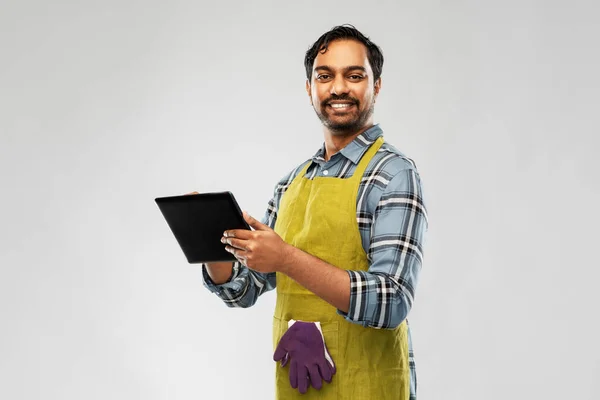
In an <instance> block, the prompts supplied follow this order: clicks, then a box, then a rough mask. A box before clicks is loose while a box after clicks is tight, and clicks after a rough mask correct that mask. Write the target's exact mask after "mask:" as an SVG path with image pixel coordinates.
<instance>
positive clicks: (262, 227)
mask: <svg viewBox="0 0 600 400" xmlns="http://www.w3.org/2000/svg"><path fill="white" fill-rule="evenodd" d="M242 214H243V216H244V220H246V222H247V223H248V225H250V226H251V227H252V228H254V229H256V230H257V231H268V230H271V228H269V227H268V226H267V225H265V224H263V223H262V222H260V221H259V220H257V219H256V218H254V217H252V216H250V214H248V213H247V212H246V211H243V212H242Z"/></svg>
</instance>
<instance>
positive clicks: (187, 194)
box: [185, 192, 200, 196]
mask: <svg viewBox="0 0 600 400" xmlns="http://www.w3.org/2000/svg"><path fill="white" fill-rule="evenodd" d="M190 194H200V193H198V192H190V193H186V194H185V195H186V196H189V195H190Z"/></svg>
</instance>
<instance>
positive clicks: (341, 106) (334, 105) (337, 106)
mask: <svg viewBox="0 0 600 400" xmlns="http://www.w3.org/2000/svg"><path fill="white" fill-rule="evenodd" d="M354 105H355V104H354V103H349V102H331V103H327V107H329V108H331V109H332V110H334V111H341V112H346V111H349V110H350V109H351V108H352V107H354Z"/></svg>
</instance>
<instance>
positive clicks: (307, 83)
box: [306, 79, 312, 105]
mask: <svg viewBox="0 0 600 400" xmlns="http://www.w3.org/2000/svg"><path fill="white" fill-rule="evenodd" d="M310 89H311V87H310V82H309V81H308V79H307V80H306V93H307V94H308V98H309V99H310V104H311V105H312V93H311V90H310Z"/></svg>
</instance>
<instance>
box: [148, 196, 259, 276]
mask: <svg viewBox="0 0 600 400" xmlns="http://www.w3.org/2000/svg"><path fill="white" fill-rule="evenodd" d="M154 200H155V202H156V204H157V205H158V208H159V209H160V211H161V213H162V215H163V217H164V218H165V220H166V221H167V224H168V226H169V228H170V229H171V232H172V233H173V236H175V239H176V240H177V243H178V244H179V247H181V250H182V251H183V254H184V255H185V257H186V258H187V261H188V263H190V264H199V263H207V262H219V261H235V260H236V258H235V257H234V256H233V254H231V253H229V252H228V251H226V250H225V244H223V243H221V238H222V237H223V232H225V231H226V230H230V229H248V230H251V228H250V226H249V225H248V223H247V222H246V221H245V220H244V217H243V215H242V211H241V209H240V207H239V205H238V203H237V201H236V199H235V197H234V196H233V194H232V193H231V192H214V193H200V194H189V195H188V194H186V195H179V196H170V197H157V198H156V199H154Z"/></svg>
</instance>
